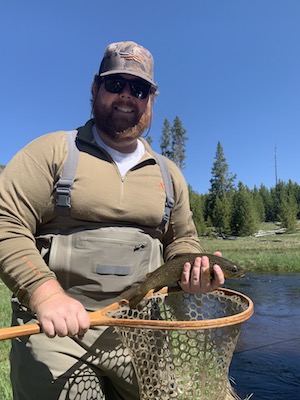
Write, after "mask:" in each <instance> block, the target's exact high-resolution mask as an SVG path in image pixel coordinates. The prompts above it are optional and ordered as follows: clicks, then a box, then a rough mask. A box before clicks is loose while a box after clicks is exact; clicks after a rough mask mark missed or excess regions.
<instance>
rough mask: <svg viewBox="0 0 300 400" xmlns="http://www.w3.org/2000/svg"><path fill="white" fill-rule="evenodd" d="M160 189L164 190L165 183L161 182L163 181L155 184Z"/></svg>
mask: <svg viewBox="0 0 300 400" xmlns="http://www.w3.org/2000/svg"><path fill="white" fill-rule="evenodd" d="M157 186H158V187H159V188H160V189H162V190H165V185H164V183H163V181H161V182H159V184H158V185H157Z"/></svg>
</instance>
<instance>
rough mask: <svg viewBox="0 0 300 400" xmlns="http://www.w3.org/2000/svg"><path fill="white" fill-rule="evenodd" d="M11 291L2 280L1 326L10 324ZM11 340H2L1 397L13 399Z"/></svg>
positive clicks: (0, 295) (0, 284)
mask: <svg viewBox="0 0 300 400" xmlns="http://www.w3.org/2000/svg"><path fill="white" fill-rule="evenodd" d="M10 320H11V308H10V292H9V290H8V289H7V288H6V286H5V285H4V283H3V282H2V281H1V280H0V327H1V328H2V327H3V328H4V327H8V326H10ZM9 350H10V341H9V340H4V341H0V399H1V400H11V399H12V391H11V386H10V379H9Z"/></svg>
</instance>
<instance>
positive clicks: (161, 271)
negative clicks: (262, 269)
mask: <svg viewBox="0 0 300 400" xmlns="http://www.w3.org/2000/svg"><path fill="white" fill-rule="evenodd" d="M203 256H207V257H208V259H209V274H210V278H211V279H213V277H214V269H213V266H214V265H216V264H217V265H219V266H220V267H221V269H222V271H223V273H224V277H225V278H226V279H228V278H240V277H242V276H244V274H245V271H244V269H243V268H242V267H240V266H238V265H236V264H234V263H233V262H232V261H230V260H227V259H226V258H224V257H219V256H216V255H214V254H209V253H184V254H180V255H178V256H176V257H174V258H172V259H171V260H169V261H166V262H165V263H164V264H163V265H161V266H160V267H159V268H157V269H156V270H155V271H153V272H150V273H148V274H147V275H146V277H145V279H144V281H143V282H140V283H138V284H137V285H135V286H132V287H130V288H129V289H127V290H125V291H124V292H123V293H121V295H120V297H121V298H122V300H127V301H128V302H129V306H130V307H131V308H135V307H136V306H137V305H138V304H139V303H140V302H141V301H142V300H143V298H144V297H145V296H146V294H147V293H148V292H149V291H150V290H154V292H157V291H158V290H160V289H162V288H163V287H165V286H174V283H177V282H178V281H180V280H181V274H182V269H183V266H184V264H185V263H186V262H189V263H191V264H193V263H194V260H195V258H196V257H203Z"/></svg>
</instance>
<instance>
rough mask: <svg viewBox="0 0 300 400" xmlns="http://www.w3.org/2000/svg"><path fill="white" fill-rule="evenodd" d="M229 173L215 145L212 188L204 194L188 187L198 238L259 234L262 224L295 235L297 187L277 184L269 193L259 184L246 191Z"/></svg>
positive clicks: (298, 210)
mask: <svg viewBox="0 0 300 400" xmlns="http://www.w3.org/2000/svg"><path fill="white" fill-rule="evenodd" d="M235 181H236V176H235V175H232V174H231V173H229V168H228V164H227V163H226V159H225V156H224V151H223V148H222V146H221V144H220V142H218V144H217V151H216V156H215V161H214V163H213V166H212V178H211V180H210V183H211V186H210V189H209V192H208V193H207V194H204V195H201V194H198V193H196V192H195V191H194V190H193V189H192V187H189V192H190V202H191V209H192V211H193V214H194V219H195V223H196V226H197V229H198V232H199V235H203V234H207V233H209V230H210V229H211V227H214V231H215V233H217V234H225V235H237V236H248V235H252V234H254V233H255V232H257V231H258V229H259V225H260V224H261V223H262V222H274V223H278V222H279V223H280V227H281V228H286V232H288V233H291V232H295V231H296V228H297V222H298V219H299V218H300V186H299V185H298V184H297V183H295V182H292V181H291V180H290V181H288V182H287V183H285V182H282V181H279V182H278V183H277V184H276V185H275V187H272V188H271V189H268V188H267V187H266V186H265V185H263V184H261V185H260V186H259V187H256V186H255V187H254V188H253V189H249V188H248V187H247V186H246V185H244V184H243V183H242V182H238V183H237V184H235Z"/></svg>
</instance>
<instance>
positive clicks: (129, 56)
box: [120, 51, 143, 64]
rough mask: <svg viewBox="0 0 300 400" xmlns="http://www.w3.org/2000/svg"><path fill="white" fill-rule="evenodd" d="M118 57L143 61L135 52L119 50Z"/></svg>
mask: <svg viewBox="0 0 300 400" xmlns="http://www.w3.org/2000/svg"><path fill="white" fill-rule="evenodd" d="M120 57H122V58H125V60H128V61H131V60H134V61H137V62H138V63H140V64H142V63H143V59H142V57H140V56H138V55H137V54H133V53H128V52H126V51H120Z"/></svg>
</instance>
